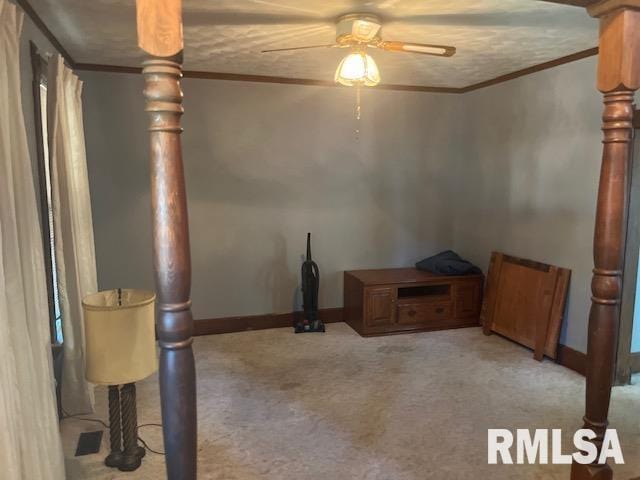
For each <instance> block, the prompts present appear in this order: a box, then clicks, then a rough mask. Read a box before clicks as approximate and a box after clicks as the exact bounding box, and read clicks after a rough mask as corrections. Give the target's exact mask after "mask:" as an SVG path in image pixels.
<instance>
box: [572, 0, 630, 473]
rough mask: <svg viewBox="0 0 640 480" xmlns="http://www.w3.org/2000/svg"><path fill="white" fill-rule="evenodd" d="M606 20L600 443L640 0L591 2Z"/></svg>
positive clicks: (620, 252) (595, 420)
mask: <svg viewBox="0 0 640 480" xmlns="http://www.w3.org/2000/svg"><path fill="white" fill-rule="evenodd" d="M589 13H590V14H591V15H593V16H596V17H599V18H600V53H599V57H598V81H597V85H598V89H599V90H600V91H601V92H602V93H603V95H604V112H603V114H602V131H603V137H604V138H603V150H602V166H601V170H600V183H599V187H598V202H597V208H596V225H595V233H594V240H593V258H594V269H593V279H592V282H591V292H592V297H591V301H592V304H591V312H590V314H589V329H588V345H587V378H586V406H585V416H584V428H587V429H591V430H593V431H594V432H595V433H596V435H597V436H596V438H595V440H594V443H595V444H596V446H597V447H598V449H600V448H601V447H602V440H603V437H604V434H605V431H606V429H607V426H608V414H609V403H610V398H611V387H612V384H613V378H614V367H615V353H616V352H615V350H616V344H617V340H618V323H619V318H620V297H621V293H622V268H623V261H624V258H623V257H624V238H625V225H626V224H625V214H626V198H627V188H628V175H629V163H630V153H631V148H630V147H631V138H632V134H633V123H632V121H633V113H634V107H633V96H634V92H635V90H636V89H637V88H638V87H639V86H640V1H638V0H630V1H626V2H625V1H622V2H621V1H619V0H613V1H612V0H605V1H603V2H598V3H596V4H594V5H591V6H590V7H589ZM611 478H613V473H612V470H611V467H610V466H609V465H606V464H604V465H600V464H592V465H581V464H578V463H574V464H573V465H572V469H571V479H572V480H596V479H597V480H610V479H611Z"/></svg>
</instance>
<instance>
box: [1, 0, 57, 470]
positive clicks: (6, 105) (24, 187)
mask: <svg viewBox="0 0 640 480" xmlns="http://www.w3.org/2000/svg"><path fill="white" fill-rule="evenodd" d="M22 20H23V14H22V12H20V11H18V10H17V9H16V7H15V5H13V4H11V3H9V2H8V1H7V0H0V65H2V67H0V105H1V107H0V469H1V471H2V473H1V474H0V477H2V478H3V479H7V480H32V479H39V478H47V479H52V480H62V479H64V459H63V455H62V446H61V442H60V433H59V430H58V417H57V413H56V401H55V391H54V390H55V386H54V379H53V378H54V377H53V369H52V365H51V363H52V361H51V345H50V336H49V335H50V334H49V309H48V306H47V288H46V276H45V272H44V255H43V244H42V236H41V234H40V227H39V222H38V211H37V207H36V198H35V191H34V186H33V185H34V183H33V173H32V171H31V161H30V160H29V152H28V149H27V136H26V131H25V125H24V117H23V114H22V104H21V96H20V65H19V37H20V30H21V28H22Z"/></svg>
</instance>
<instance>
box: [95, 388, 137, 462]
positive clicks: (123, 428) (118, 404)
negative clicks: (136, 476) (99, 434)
mask: <svg viewBox="0 0 640 480" xmlns="http://www.w3.org/2000/svg"><path fill="white" fill-rule="evenodd" d="M109 423H110V434H111V453H110V454H109V455H108V456H107V458H105V459H104V464H105V465H106V466H107V467H112V468H117V469H118V470H120V471H122V472H132V471H134V470H137V469H138V468H139V467H140V465H141V464H142V457H144V456H145V454H146V450H145V449H144V448H143V447H141V446H139V445H138V415H137V412H136V387H135V385H134V384H133V383H128V384H126V385H125V386H124V387H122V389H120V388H118V386H115V385H114V386H109ZM121 446H124V450H122V449H121Z"/></svg>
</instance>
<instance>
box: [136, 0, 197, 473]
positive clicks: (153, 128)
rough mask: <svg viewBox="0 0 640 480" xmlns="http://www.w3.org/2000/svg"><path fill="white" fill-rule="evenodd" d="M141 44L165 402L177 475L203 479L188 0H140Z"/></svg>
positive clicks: (171, 465)
mask: <svg viewBox="0 0 640 480" xmlns="http://www.w3.org/2000/svg"><path fill="white" fill-rule="evenodd" d="M136 11H137V26H138V45H139V46H140V48H142V49H143V50H144V51H146V52H147V53H149V54H150V55H152V57H151V58H150V59H148V60H147V61H145V62H143V72H142V73H143V75H144V80H145V88H144V96H145V99H146V111H147V112H148V114H149V121H150V126H149V136H150V141H151V205H152V215H153V261H154V271H155V284H156V298H157V303H156V310H157V333H158V343H159V344H160V400H161V406H162V430H163V435H164V447H165V454H166V465H167V478H168V479H169V480H193V479H195V478H196V459H197V451H198V449H197V421H196V417H197V415H196V373H195V364H194V359H193V351H192V348H191V343H192V341H193V338H192V335H193V318H192V316H191V300H190V299H189V294H190V290H191V258H190V252H189V226H188V221H187V200H186V191H185V182H184V171H183V166H182V147H181V144H180V134H181V133H182V128H181V126H180V119H181V117H182V113H183V109H182V90H181V89H180V78H181V77H182V70H181V63H182V48H183V43H182V5H181V2H180V0H137V1H136Z"/></svg>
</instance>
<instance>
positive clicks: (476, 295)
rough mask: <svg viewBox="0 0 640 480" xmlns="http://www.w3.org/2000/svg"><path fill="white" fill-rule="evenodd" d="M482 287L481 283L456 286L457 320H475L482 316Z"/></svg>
mask: <svg viewBox="0 0 640 480" xmlns="http://www.w3.org/2000/svg"><path fill="white" fill-rule="evenodd" d="M480 286H481V284H480V283H479V282H473V283H461V284H459V285H456V286H455V301H456V308H455V310H456V318H473V317H477V316H478V315H479V314H480V305H481V303H482V302H481V299H480V295H481V293H482V292H481V290H480Z"/></svg>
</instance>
